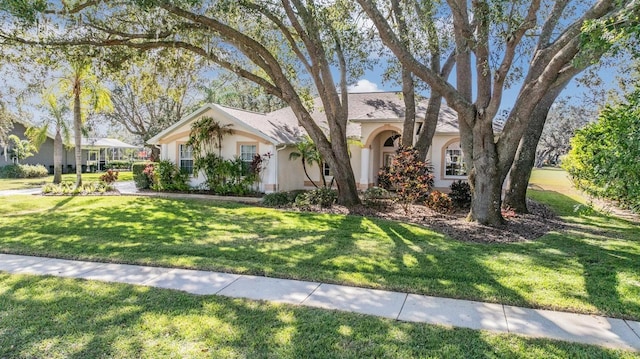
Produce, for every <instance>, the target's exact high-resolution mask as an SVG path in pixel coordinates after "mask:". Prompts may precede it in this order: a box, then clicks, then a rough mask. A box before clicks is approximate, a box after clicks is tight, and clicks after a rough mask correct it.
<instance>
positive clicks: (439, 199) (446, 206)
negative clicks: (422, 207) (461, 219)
mask: <svg viewBox="0 0 640 359" xmlns="http://www.w3.org/2000/svg"><path fill="white" fill-rule="evenodd" d="M425 204H426V206H427V207H429V208H431V209H433V210H434V211H436V212H438V213H445V214H446V213H451V211H453V203H452V201H451V198H449V196H448V195H447V194H446V193H442V192H440V191H432V192H431V193H429V196H428V197H427V200H426V201H425Z"/></svg>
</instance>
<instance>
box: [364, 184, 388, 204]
mask: <svg viewBox="0 0 640 359" xmlns="http://www.w3.org/2000/svg"><path fill="white" fill-rule="evenodd" d="M391 198H392V197H391V193H390V192H389V191H387V190H386V189H384V188H381V187H371V188H367V190H366V191H364V193H363V194H362V200H363V204H364V205H365V206H367V207H374V208H382V207H386V205H387V204H388V202H389V200H390V199H391Z"/></svg>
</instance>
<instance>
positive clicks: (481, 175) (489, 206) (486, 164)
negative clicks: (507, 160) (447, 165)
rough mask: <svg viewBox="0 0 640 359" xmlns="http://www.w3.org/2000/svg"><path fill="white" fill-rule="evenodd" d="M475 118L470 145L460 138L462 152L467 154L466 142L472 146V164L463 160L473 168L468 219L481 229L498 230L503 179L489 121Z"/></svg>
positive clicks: (501, 220) (501, 221) (500, 216)
mask: <svg viewBox="0 0 640 359" xmlns="http://www.w3.org/2000/svg"><path fill="white" fill-rule="evenodd" d="M477 117H478V118H476V121H475V125H474V127H473V129H472V131H473V136H472V142H471V141H469V139H468V137H467V136H462V141H463V151H467V152H466V153H469V152H468V151H469V150H470V149H469V146H468V145H469V142H471V143H472V149H471V152H470V153H471V154H472V159H473V160H472V161H470V160H466V162H467V163H470V162H471V163H472V164H473V167H472V168H471V171H470V173H469V184H470V185H471V196H472V200H471V210H470V212H469V216H468V219H469V220H471V221H477V222H478V223H481V224H484V225H489V226H498V225H501V224H504V219H503V218H502V212H501V203H502V201H501V195H502V183H503V181H504V176H503V175H502V174H501V173H500V169H499V158H498V152H497V148H496V144H495V140H494V134H493V129H492V126H491V121H488V120H486V119H484V118H481V116H477ZM464 127H466V126H463V128H464ZM465 156H467V155H466V154H465ZM467 157H468V156H467Z"/></svg>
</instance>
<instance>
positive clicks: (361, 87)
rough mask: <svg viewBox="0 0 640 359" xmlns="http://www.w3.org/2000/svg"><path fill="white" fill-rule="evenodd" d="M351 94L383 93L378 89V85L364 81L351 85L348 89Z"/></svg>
mask: <svg viewBox="0 0 640 359" xmlns="http://www.w3.org/2000/svg"><path fill="white" fill-rule="evenodd" d="M348 90H349V92H380V91H382V90H381V89H380V88H378V85H377V84H375V83H373V82H371V81H369V80H367V79H362V80H358V83H357V84H355V85H351V86H349V87H348Z"/></svg>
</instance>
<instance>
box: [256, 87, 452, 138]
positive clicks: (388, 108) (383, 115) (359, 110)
mask: <svg viewBox="0 0 640 359" xmlns="http://www.w3.org/2000/svg"><path fill="white" fill-rule="evenodd" d="M427 102H428V99H423V100H421V101H419V102H418V103H417V104H416V117H417V118H419V119H424V117H425V113H426V111H427ZM314 104H315V110H314V111H313V112H312V113H311V116H312V117H313V119H314V120H315V121H316V123H318V124H319V125H320V127H321V128H323V129H324V130H327V131H328V128H329V126H328V124H327V119H326V117H325V116H324V111H323V110H322V103H321V101H320V99H319V98H316V99H314ZM404 113H405V106H404V100H403V99H402V93H400V92H363V93H351V94H349V120H350V121H349V125H348V127H347V136H349V137H360V125H359V122H367V121H381V120H388V121H398V122H401V121H404ZM267 116H269V117H273V118H274V119H275V121H278V122H282V123H286V124H288V125H289V126H294V125H295V126H297V124H298V119H297V118H296V116H295V114H294V113H293V111H292V110H291V108H290V107H286V108H283V109H280V110H277V111H274V112H270V113H268V114H267ZM302 131H304V130H302ZM436 131H437V132H443V133H444V132H446V133H450V132H451V133H453V132H458V116H457V114H456V112H455V111H454V110H453V109H451V108H450V107H449V106H447V105H446V104H444V103H443V104H442V105H441V108H440V118H439V121H438V125H437V127H436ZM303 133H304V132H303Z"/></svg>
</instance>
